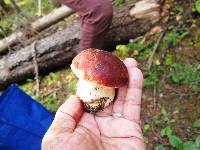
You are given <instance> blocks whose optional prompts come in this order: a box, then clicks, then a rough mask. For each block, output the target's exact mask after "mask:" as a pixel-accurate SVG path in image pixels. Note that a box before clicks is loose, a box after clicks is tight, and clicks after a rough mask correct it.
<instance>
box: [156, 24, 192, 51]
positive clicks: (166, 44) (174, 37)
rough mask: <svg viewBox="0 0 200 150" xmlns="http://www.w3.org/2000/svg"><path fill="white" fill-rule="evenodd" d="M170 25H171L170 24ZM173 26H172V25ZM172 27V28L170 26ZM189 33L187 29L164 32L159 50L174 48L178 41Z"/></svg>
mask: <svg viewBox="0 0 200 150" xmlns="http://www.w3.org/2000/svg"><path fill="white" fill-rule="evenodd" d="M171 26H172V25H171ZM172 27H174V26H172ZM172 29H173V28H172ZM188 35H189V32H188V31H184V30H183V31H181V32H180V33H176V32H173V31H170V32H167V33H166V34H165V37H164V38H163V41H162V42H161V45H160V49H161V50H166V49H168V48H174V47H176V46H177V44H178V43H180V44H181V43H182V42H180V41H181V40H182V39H184V38H185V37H187V36H188Z"/></svg>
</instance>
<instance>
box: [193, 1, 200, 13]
mask: <svg viewBox="0 0 200 150" xmlns="http://www.w3.org/2000/svg"><path fill="white" fill-rule="evenodd" d="M192 11H193V12H197V13H199V14H200V0H196V1H195V3H194V6H193V8H192Z"/></svg>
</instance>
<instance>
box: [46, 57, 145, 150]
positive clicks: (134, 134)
mask: <svg viewBox="0 0 200 150" xmlns="http://www.w3.org/2000/svg"><path fill="white" fill-rule="evenodd" d="M124 63H125V65H126V67H127V69H128V72H129V85H128V87H127V88H120V89H119V90H118V93H117V98H116V101H115V102H114V104H113V105H110V106H109V107H107V108H106V109H104V110H103V111H100V112H98V113H97V114H96V115H92V114H89V113H86V112H83V108H82V104H81V102H80V100H79V99H78V97H76V96H71V97H70V98H69V99H68V100H67V101H66V102H65V103H64V104H63V105H62V106H61V107H60V108H59V109H58V111H57V113H56V116H55V119H54V121H53V123H52V125H51V126H50V128H49V130H48V131H47V133H46V134H45V136H44V138H43V141H42V149H43V150H48V149H51V150H144V149H145V146H144V140H143V136H142V132H141V127H140V104H141V94H142V82H143V75H142V73H141V71H140V70H139V69H138V68H136V66H137V62H136V61H135V60H134V59H131V58H127V59H126V60H125V61H124ZM113 114H122V116H121V117H116V115H113Z"/></svg>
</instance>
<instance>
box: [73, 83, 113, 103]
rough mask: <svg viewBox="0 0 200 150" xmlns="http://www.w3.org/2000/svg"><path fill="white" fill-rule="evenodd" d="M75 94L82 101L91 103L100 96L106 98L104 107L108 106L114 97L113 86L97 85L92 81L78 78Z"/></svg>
mask: <svg viewBox="0 0 200 150" xmlns="http://www.w3.org/2000/svg"><path fill="white" fill-rule="evenodd" d="M76 95H77V96H79V97H80V99H81V100H82V101H83V102H87V103H92V102H95V101H96V100H99V99H101V98H106V99H107V101H106V103H105V107H106V106H108V105H109V104H110V103H111V102H112V101H113V100H114V97H115V88H114V87H107V86H102V85H97V84H95V83H92V82H88V81H85V80H81V79H79V81H78V83H77V91H76Z"/></svg>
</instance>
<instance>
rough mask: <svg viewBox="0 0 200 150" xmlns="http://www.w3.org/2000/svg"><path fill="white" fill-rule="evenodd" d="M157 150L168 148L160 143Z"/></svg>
mask: <svg viewBox="0 0 200 150" xmlns="http://www.w3.org/2000/svg"><path fill="white" fill-rule="evenodd" d="M156 150H166V148H165V147H164V146H163V145H162V144H159V145H157V146H156Z"/></svg>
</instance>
